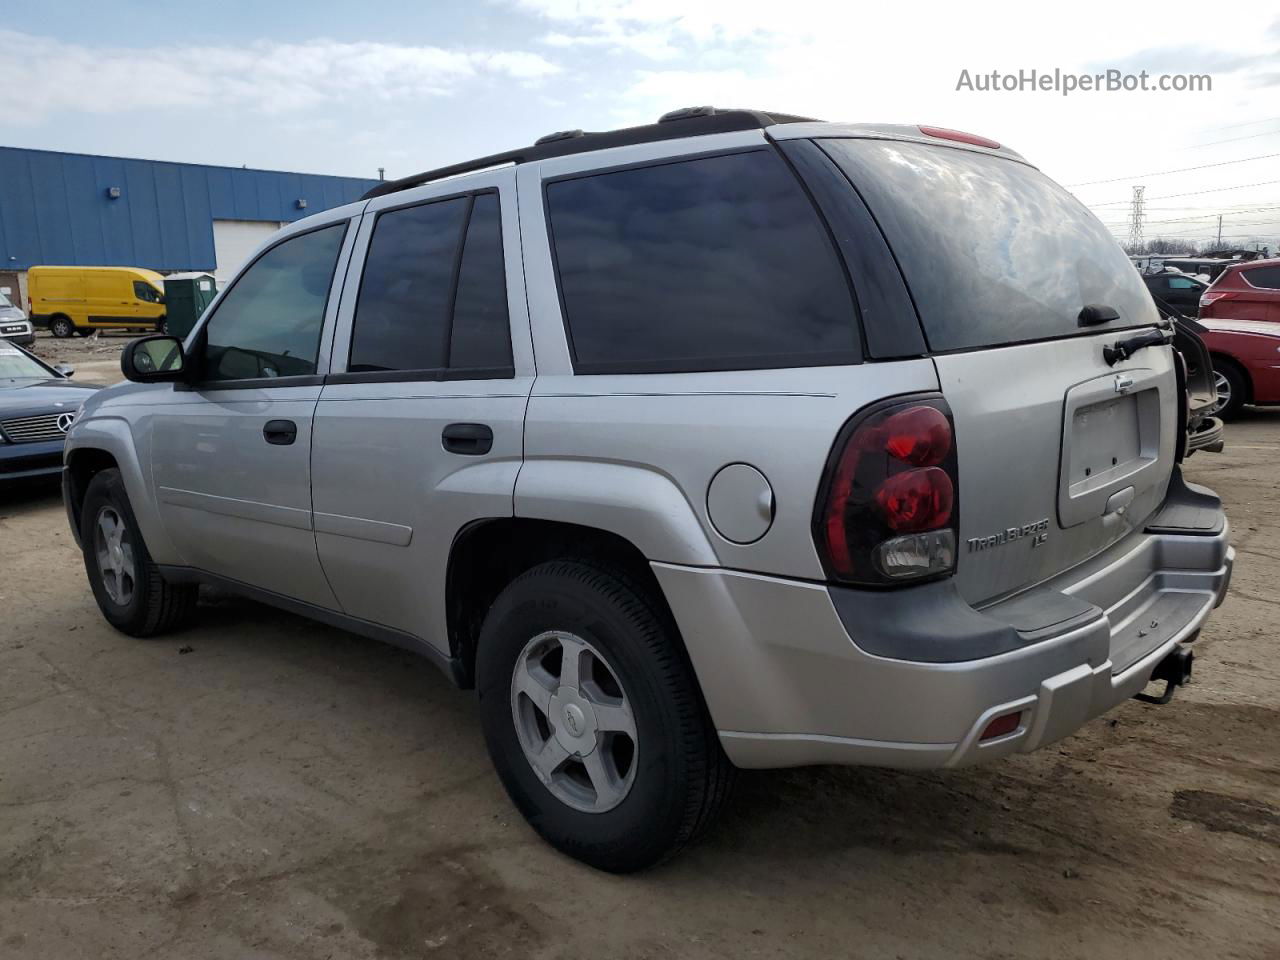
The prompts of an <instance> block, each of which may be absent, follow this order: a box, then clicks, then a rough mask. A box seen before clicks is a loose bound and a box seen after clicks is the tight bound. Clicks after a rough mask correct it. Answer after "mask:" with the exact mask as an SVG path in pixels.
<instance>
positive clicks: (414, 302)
mask: <svg viewBox="0 0 1280 960" xmlns="http://www.w3.org/2000/svg"><path fill="white" fill-rule="evenodd" d="M510 368H511V327H510V321H509V319H508V316H507V288H506V279H505V273H504V267H503V256H502V236H501V223H500V218H499V214H498V195H497V194H496V193H492V192H491V193H482V194H478V195H475V196H465V197H454V198H452V199H447V200H436V201H432V202H429V203H422V204H417V205H416V206H412V207H403V208H400V209H396V210H388V211H386V212H384V213H381V214H379V215H378V219H377V222H376V223H375V225H374V230H373V237H372V238H371V239H370V241H369V254H368V257H367V258H366V260H365V266H364V272H363V275H362V276H361V280H360V295H359V297H358V299H357V301H356V312H355V320H354V326H353V329H352V335H351V359H350V362H349V363H348V364H347V370H348V372H349V373H389V372H391V373H394V372H402V373H413V374H415V375H420V376H421V377H422V378H424V379H428V378H432V379H434V378H439V377H443V376H444V375H445V374H446V373H447V372H448V373H452V372H457V371H472V372H473V373H474V374H475V376H477V377H496V376H508V377H509V376H511V375H512V371H511V369H510Z"/></svg>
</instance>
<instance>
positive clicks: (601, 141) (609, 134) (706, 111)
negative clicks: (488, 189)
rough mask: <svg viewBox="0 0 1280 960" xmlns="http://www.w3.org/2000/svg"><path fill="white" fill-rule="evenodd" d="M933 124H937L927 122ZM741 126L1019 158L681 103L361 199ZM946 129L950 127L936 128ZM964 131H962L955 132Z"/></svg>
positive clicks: (891, 128) (915, 131) (782, 134)
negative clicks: (622, 124)
mask: <svg viewBox="0 0 1280 960" xmlns="http://www.w3.org/2000/svg"><path fill="white" fill-rule="evenodd" d="M928 129H935V130H936V128H928ZM740 130H766V131H768V135H769V136H770V137H771V138H772V139H775V140H782V139H794V138H797V137H815V136H835V137H861V138H868V139H882V140H885V139H891V140H910V141H915V142H919V143H928V144H931V145H934V146H947V147H956V148H959V149H966V150H973V151H976V152H978V153H989V154H996V155H1000V156H1005V157H1007V158H1009V159H1012V160H1018V161H1021V162H1023V163H1025V162H1026V161H1025V160H1024V159H1023V158H1022V156H1021V155H1019V154H1018V153H1016V152H1015V151H1013V150H1010V149H1009V148H1007V147H1003V146H1001V145H999V144H994V145H993V146H992V147H986V146H982V145H976V144H974V143H973V142H972V141H961V140H956V139H951V138H950V137H942V136H938V135H936V134H935V135H934V136H930V135H928V134H926V133H925V132H924V131H923V129H922V128H921V127H918V126H908V125H898V124H869V123H826V122H824V121H821V120H814V119H812V118H810V117H802V116H798V115H796V114H791V113H777V112H775V111H767V110H723V109H720V108H717V107H685V108H682V109H680V110H673V111H671V112H670V113H666V114H663V115H662V116H661V117H660V118H659V119H658V122H657V123H650V124H644V125H642V126H638V127H626V128H624V129H621V130H606V131H600V132H586V131H583V130H562V131H559V132H557V133H551V134H547V136H545V137H540V138H539V139H538V140H537V141H536V142H535V143H534V144H533V145H532V146H528V147H521V148H519V149H516V150H508V151H505V152H503V153H494V154H490V155H489V156H485V157H478V158H476V159H475V160H468V161H465V162H463V163H455V164H452V165H450V166H447V167H439V168H437V169H435V170H426V171H423V172H422V173H415V174H412V175H410V176H407V177H401V178H400V179H398V180H388V181H387V182H385V183H380V184H378V185H377V186H375V187H374V188H373V189H371V190H369V191H368V192H367V193H366V194H365V195H364V197H363V198H362V199H364V200H371V199H373V198H374V197H381V196H386V195H387V194H390V193H397V192H399V191H401V190H408V189H410V188H412V187H418V186H421V185H422V184H424V183H430V182H432V181H434V180H443V179H445V178H446V177H455V176H458V175H460V174H464V173H473V172H475V171H478V170H485V169H488V168H490V167H499V166H504V165H506V164H520V163H530V162H534V161H538V160H547V159H550V158H552V157H564V156H569V155H571V154H576V153H589V152H591V151H595V150H606V149H609V148H610V147H626V146H634V145H636V144H642V143H654V142H658V141H663V140H678V139H682V138H684V137H698V136H707V135H709V134H716V133H731V132H734V131H740ZM938 133H942V134H947V133H954V131H938ZM956 136H958V137H967V136H969V135H967V134H956Z"/></svg>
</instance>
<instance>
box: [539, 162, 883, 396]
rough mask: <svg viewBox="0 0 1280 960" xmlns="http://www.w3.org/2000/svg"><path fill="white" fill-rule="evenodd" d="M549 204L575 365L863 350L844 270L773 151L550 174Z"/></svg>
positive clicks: (790, 362) (718, 363) (845, 357)
mask: <svg viewBox="0 0 1280 960" xmlns="http://www.w3.org/2000/svg"><path fill="white" fill-rule="evenodd" d="M547 208H548V215H549V218H550V223H551V232H552V239H553V242H554V247H555V255H556V266H557V269H558V271H559V280H560V293H561V297H562V299H563V304H564V311H565V317H566V322H567V326H568V332H569V337H570V342H571V344H572V349H573V354H574V369H575V370H576V371H577V372H579V373H656V372H664V371H666V372H681V371H696V370H731V369H752V368H763V367H789V366H813V365H816V364H836V363H850V362H856V361H857V360H858V359H859V348H858V343H859V339H858V331H857V324H856V320H855V314H854V306H853V300H852V295H851V294H850V292H849V285H848V282H847V280H846V278H845V275H844V272H843V268H842V267H841V265H840V261H839V260H838V259H837V257H836V252H835V250H834V248H833V247H832V245H831V242H830V240H829V238H828V236H827V232H826V228H825V226H824V225H823V223H822V221H821V220H820V219H819V218H818V214H817V211H816V210H815V209H814V206H813V204H812V203H811V202H810V200H809V198H808V196H807V195H806V194H805V193H804V191H803V190H802V189H801V187H800V184H799V183H798V181H797V180H796V178H795V176H794V175H793V174H792V173H791V171H790V170H789V169H787V167H786V166H785V164H784V163H783V161H782V159H781V158H780V157H779V156H778V155H777V154H776V153H775V152H773V151H772V150H756V151H750V152H745V153H736V154H729V155H722V156H715V157H701V158H696V159H692V160H682V161H677V162H667V163H662V164H659V165H655V166H646V167H638V168H632V169H628V170H622V171H615V172H610V173H598V174H593V175H589V176H580V177H575V178H572V179H565V180H557V181H552V182H550V183H549V184H548V186H547Z"/></svg>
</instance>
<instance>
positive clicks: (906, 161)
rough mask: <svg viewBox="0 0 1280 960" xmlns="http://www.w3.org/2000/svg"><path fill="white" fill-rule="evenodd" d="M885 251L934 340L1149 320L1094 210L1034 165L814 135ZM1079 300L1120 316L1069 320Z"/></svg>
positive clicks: (952, 342)
mask: <svg viewBox="0 0 1280 960" xmlns="http://www.w3.org/2000/svg"><path fill="white" fill-rule="evenodd" d="M822 146H823V148H824V149H825V150H826V151H827V152H828V153H829V154H830V155H831V157H832V159H834V160H835V162H836V163H837V164H838V165H839V166H840V168H841V169H842V170H844V172H845V174H846V175H847V176H848V177H849V179H850V180H851V181H852V182H853V184H854V185H855V186H856V187H857V188H858V191H859V192H860V193H861V194H862V197H863V199H864V200H865V201H866V202H867V205H868V206H869V207H870V208H871V211H872V213H873V214H875V216H876V219H877V220H878V221H879V223H880V227H881V229H882V230H883V231H884V233H885V236H886V238H887V239H888V241H889V245H890V246H891V247H892V248H893V250H894V253H895V254H896V255H897V258H898V263H899V264H900V265H901V267H902V271H903V274H904V276H905V277H906V281H907V285H908V287H910V289H911V294H912V297H913V298H914V299H915V302H916V307H917V309H918V311H919V313H920V318H921V320H922V322H923V324H924V328H925V336H926V337H927V338H928V341H929V346H930V347H931V348H932V349H934V350H960V349H966V348H973V347H983V346H994V345H998V344H1006V343H1017V342H1021V341H1027V340H1046V339H1051V338H1054V337H1066V336H1074V335H1077V334H1090V333H1097V332H1098V331H1099V330H1106V329H1113V328H1120V327H1127V326H1137V325H1144V324H1154V323H1157V322H1159V315H1158V314H1157V313H1156V310H1155V306H1154V304H1153V303H1152V301H1151V296H1150V295H1149V294H1148V292H1147V289H1146V286H1145V285H1144V284H1143V282H1142V278H1141V277H1140V276H1139V274H1138V272H1137V271H1136V270H1135V269H1134V268H1133V264H1132V263H1130V262H1129V258H1128V257H1127V256H1125V253H1124V251H1123V250H1122V249H1121V248H1120V245H1119V244H1118V243H1116V241H1115V239H1114V238H1113V237H1112V236H1111V234H1110V233H1109V232H1108V231H1107V228H1106V227H1104V226H1103V225H1102V224H1101V223H1100V222H1098V220H1097V218H1096V217H1094V216H1093V214H1091V213H1090V212H1089V211H1088V210H1087V209H1086V208H1085V207H1084V205H1083V204H1081V203H1080V202H1079V201H1078V200H1076V199H1075V197H1073V196H1072V195H1071V194H1069V193H1067V191H1066V190H1064V189H1062V188H1061V187H1059V186H1058V185H1057V184H1055V183H1054V182H1053V181H1052V180H1050V179H1049V178H1048V177H1046V176H1044V175H1043V174H1042V173H1040V172H1039V171H1037V170H1034V169H1033V168H1031V167H1028V166H1026V165H1025V164H1022V163H1017V162H1015V161H1012V160H1006V159H1002V158H1000V157H994V156H989V155H985V154H978V153H973V152H970V151H967V150H956V149H950V148H945V147H933V146H928V145H925V144H917V143H904V142H898V141H886V140H855V139H846V140H824V141H822ZM1085 304H1106V305H1108V306H1111V307H1114V308H1115V309H1116V312H1117V313H1119V315H1120V319H1119V320H1115V321H1112V322H1111V323H1110V324H1106V325H1100V326H1091V327H1081V326H1080V325H1079V320H1078V317H1079V314H1080V309H1081V307H1083V306H1084V305H1085Z"/></svg>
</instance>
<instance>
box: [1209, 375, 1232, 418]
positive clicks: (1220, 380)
mask: <svg viewBox="0 0 1280 960" xmlns="http://www.w3.org/2000/svg"><path fill="white" fill-rule="evenodd" d="M1213 386H1214V389H1215V390H1216V391H1217V393H1218V400H1217V402H1216V403H1214V405H1213V407H1212V408H1211V409H1210V410H1209V412H1210V413H1211V414H1216V413H1219V412H1220V411H1222V410H1224V409H1225V408H1226V406H1227V404H1229V403H1231V381H1230V380H1228V379H1227V378H1226V377H1225V376H1224V375H1223V374H1222V372H1221V371H1220V370H1215V371H1213Z"/></svg>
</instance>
